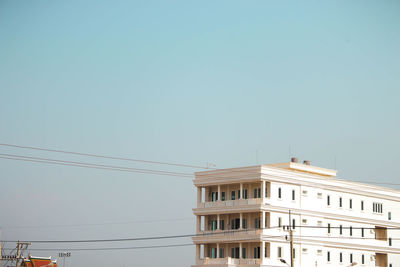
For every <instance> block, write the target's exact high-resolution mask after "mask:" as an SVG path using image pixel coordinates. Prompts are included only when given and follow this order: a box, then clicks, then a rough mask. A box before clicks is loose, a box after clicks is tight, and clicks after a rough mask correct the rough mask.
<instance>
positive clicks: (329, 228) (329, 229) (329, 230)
mask: <svg viewBox="0 0 400 267" xmlns="http://www.w3.org/2000/svg"><path fill="white" fill-rule="evenodd" d="M330 233H331V224H330V223H328V234H330Z"/></svg>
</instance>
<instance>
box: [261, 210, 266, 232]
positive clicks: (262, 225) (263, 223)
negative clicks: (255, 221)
mask: <svg viewBox="0 0 400 267" xmlns="http://www.w3.org/2000/svg"><path fill="white" fill-rule="evenodd" d="M261 213H262V216H261V220H262V221H261V228H263V229H264V228H265V211H262V212H261Z"/></svg>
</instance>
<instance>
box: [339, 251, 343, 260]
mask: <svg viewBox="0 0 400 267" xmlns="http://www.w3.org/2000/svg"><path fill="white" fill-rule="evenodd" d="M339 262H343V253H342V252H340V253H339Z"/></svg>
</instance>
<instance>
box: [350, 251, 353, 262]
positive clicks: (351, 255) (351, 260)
mask: <svg viewBox="0 0 400 267" xmlns="http://www.w3.org/2000/svg"><path fill="white" fill-rule="evenodd" d="M350 263H353V253H350Z"/></svg>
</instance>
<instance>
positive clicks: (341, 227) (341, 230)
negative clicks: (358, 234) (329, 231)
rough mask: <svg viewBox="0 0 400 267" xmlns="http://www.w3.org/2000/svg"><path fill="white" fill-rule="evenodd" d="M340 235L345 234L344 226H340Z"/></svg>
mask: <svg viewBox="0 0 400 267" xmlns="http://www.w3.org/2000/svg"><path fill="white" fill-rule="evenodd" d="M339 234H341V235H342V234H343V226H342V225H340V226H339Z"/></svg>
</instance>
